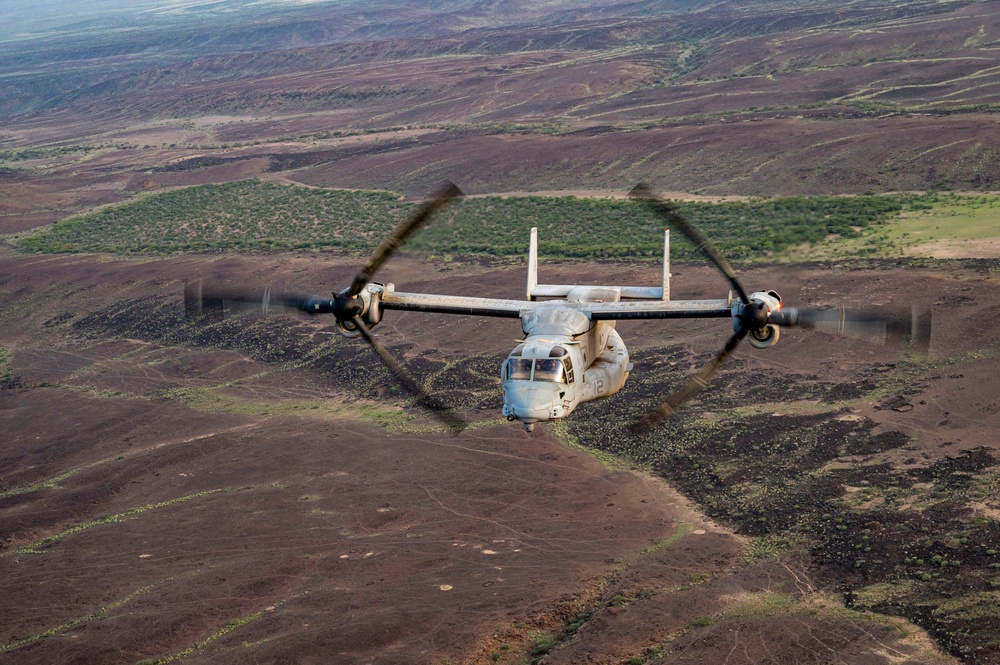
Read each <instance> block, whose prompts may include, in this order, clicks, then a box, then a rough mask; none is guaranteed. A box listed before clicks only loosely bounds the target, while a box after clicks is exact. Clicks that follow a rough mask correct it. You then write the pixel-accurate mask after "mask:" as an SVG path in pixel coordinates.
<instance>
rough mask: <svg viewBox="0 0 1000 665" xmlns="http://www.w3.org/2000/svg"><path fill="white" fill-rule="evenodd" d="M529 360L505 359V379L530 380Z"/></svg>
mask: <svg viewBox="0 0 1000 665" xmlns="http://www.w3.org/2000/svg"><path fill="white" fill-rule="evenodd" d="M531 363H532V361H531V360H526V359H522V358H511V359H510V360H508V361H507V379H508V380H510V381H531Z"/></svg>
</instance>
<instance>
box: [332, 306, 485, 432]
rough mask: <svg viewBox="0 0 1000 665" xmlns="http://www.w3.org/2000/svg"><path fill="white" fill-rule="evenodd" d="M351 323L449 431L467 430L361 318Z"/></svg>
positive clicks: (421, 403) (387, 365) (460, 420)
mask: <svg viewBox="0 0 1000 665" xmlns="http://www.w3.org/2000/svg"><path fill="white" fill-rule="evenodd" d="M351 323H352V324H353V325H355V326H357V329H358V332H360V333H361V336H362V337H364V338H365V340H366V341H367V342H368V343H369V344H371V346H372V350H374V351H375V353H377V354H378V357H379V358H381V359H382V362H384V363H385V365H386V367H388V368H389V371H391V372H392V373H393V375H394V376H395V377H396V378H397V379H398V380H399V382H400V383H402V384H403V385H404V386H406V389H407V390H409V391H410V392H411V393H413V395H414V396H415V397H416V398H417V402H418V403H419V404H420V405H421V406H423V407H424V408H425V409H427V410H428V411H430V412H431V414H432V415H433V416H434V417H435V418H437V419H438V420H440V421H441V422H442V423H444V424H445V425H446V426H447V427H448V429H450V430H452V431H453V432H455V434H458V433H459V432H461V431H462V430H463V429H465V422H464V421H463V420H462V419H461V418H459V417H458V416H456V415H454V414H452V413H449V412H448V411H447V407H446V406H445V405H444V404H442V403H441V402H440V401H439V400H438V399H437V398H435V397H434V396H433V395H431V394H430V393H428V392H427V391H426V390H424V388H423V386H421V385H420V383H418V382H417V380H416V379H415V378H413V375H412V374H410V373H409V372H408V371H406V368H405V367H403V365H402V364H400V362H399V361H398V360H396V358H395V357H394V356H393V355H392V354H391V353H389V350H388V349H386V348H385V347H384V346H382V344H381V343H379V341H378V340H377V339H375V337H374V336H373V335H372V331H371V329H370V328H369V327H368V326H367V325H366V324H365V322H364V321H362V320H361V317H360V316H359V317H355V318H354V319H352V320H351Z"/></svg>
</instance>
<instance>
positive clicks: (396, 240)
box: [184, 182, 465, 433]
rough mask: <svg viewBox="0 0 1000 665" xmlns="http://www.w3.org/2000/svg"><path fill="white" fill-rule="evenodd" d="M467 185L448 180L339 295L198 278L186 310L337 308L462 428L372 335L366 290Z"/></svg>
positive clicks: (409, 384)
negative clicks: (231, 284)
mask: <svg viewBox="0 0 1000 665" xmlns="http://www.w3.org/2000/svg"><path fill="white" fill-rule="evenodd" d="M462 195H463V194H462V190H460V189H459V188H458V187H456V186H455V185H454V184H453V183H450V182H449V183H446V184H445V186H444V187H442V188H441V189H440V190H439V191H438V192H437V193H436V194H435V195H434V198H432V199H431V200H430V201H428V202H426V203H424V204H423V205H422V206H420V208H419V209H418V210H417V212H416V213H415V214H414V215H413V216H412V217H410V218H409V219H407V220H406V221H404V222H403V223H402V224H400V225H399V226H397V227H396V229H395V230H394V231H393V233H392V235H390V236H389V237H388V238H387V239H386V240H385V241H383V242H382V244H381V245H379V247H378V248H377V249H376V250H375V251H374V252H373V253H372V255H371V256H370V257H369V258H368V260H367V261H366V262H365V264H364V266H363V267H362V268H361V270H360V271H359V272H358V274H357V275H356V276H355V277H354V280H353V281H352V282H351V285H350V286H349V287H348V288H346V289H344V290H343V291H340V292H339V293H336V294H335V295H334V297H333V298H322V297H319V296H312V295H301V294H295V293H280V292H273V291H272V290H271V289H270V288H265V289H258V290H249V289H232V288H228V289H225V288H218V287H214V286H210V285H206V284H204V283H203V282H202V280H193V281H191V282H188V283H187V284H185V287H184V310H185V314H186V315H187V316H188V317H189V318H192V317H198V316H204V315H206V314H213V313H214V314H218V315H220V316H225V315H226V314H236V313H243V312H247V313H256V314H261V315H268V314H282V313H296V312H299V313H306V314H333V315H334V317H336V319H337V326H338V327H339V328H340V329H341V330H342V331H344V332H349V331H357V334H359V335H360V336H362V337H364V338H365V341H367V342H368V343H369V344H370V345H371V347H372V349H373V350H374V351H375V353H376V354H377V355H378V357H379V358H380V359H381V360H382V362H384V363H385V364H386V366H387V367H388V368H389V370H390V371H391V372H392V374H393V375H394V376H395V377H396V378H397V379H398V380H399V382H400V383H402V384H403V385H404V386H406V388H407V389H408V390H409V391H410V392H411V393H413V395H414V396H416V397H417V402H418V403H419V404H420V405H421V406H423V407H424V408H426V409H428V410H429V411H430V412H431V413H432V415H434V416H435V417H436V418H438V419H439V420H441V421H442V422H443V423H444V424H445V425H447V426H448V427H449V428H450V429H452V430H453V431H455V432H456V433H458V432H460V431H462V429H464V428H465V422H464V421H462V420H461V419H460V418H458V417H457V416H455V415H454V414H451V413H448V412H447V411H446V407H445V406H444V405H443V404H442V403H441V402H440V401H438V400H437V399H435V398H434V397H432V396H431V395H430V394H428V393H427V391H426V390H424V389H423V387H422V386H421V385H420V384H419V383H418V382H417V380H416V379H415V378H414V377H413V376H412V375H411V374H410V373H409V372H408V371H407V370H406V368H405V367H403V365H402V364H400V362H399V361H398V360H396V359H395V358H394V357H393V356H392V354H390V353H389V351H388V350H387V349H386V348H385V347H384V346H382V344H380V343H379V342H378V340H376V339H375V338H374V337H373V336H372V332H371V328H370V327H369V324H368V323H366V322H365V319H364V316H365V315H366V314H367V312H366V308H367V307H368V305H367V304H366V303H367V302H368V301H367V298H365V299H363V298H362V297H361V292H362V290H363V289H364V288H365V286H366V285H368V283H369V282H370V281H371V278H372V276H373V275H374V274H375V273H376V271H378V269H379V268H381V267H382V265H383V264H384V263H385V262H386V261H387V260H388V259H389V257H391V256H392V255H393V253H395V252H396V250H398V249H399V247H400V246H402V244H403V243H404V242H406V240H407V238H409V237H410V236H411V235H412V234H413V232H414V231H416V230H417V229H418V228H420V227H421V226H422V225H423V224H424V223H425V222H426V221H427V220H428V219H429V218H430V217H431V215H433V214H434V213H436V212H438V211H439V210H440V209H441V208H443V207H444V206H445V205H447V204H448V203H449V202H450V201H451V200H452V199H454V198H456V197H459V196H462Z"/></svg>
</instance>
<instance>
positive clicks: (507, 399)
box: [503, 382, 561, 423]
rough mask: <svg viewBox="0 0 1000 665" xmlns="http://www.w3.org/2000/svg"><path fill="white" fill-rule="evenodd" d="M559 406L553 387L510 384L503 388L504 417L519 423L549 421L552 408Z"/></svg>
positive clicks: (556, 390) (555, 389)
mask: <svg viewBox="0 0 1000 665" xmlns="http://www.w3.org/2000/svg"><path fill="white" fill-rule="evenodd" d="M557 406H561V403H560V401H559V396H558V389H557V388H555V387H554V386H538V385H525V384H524V383H520V382H510V383H508V384H507V385H506V386H505V387H504V407H503V411H504V415H506V416H508V417H510V416H513V417H515V418H516V419H518V420H520V421H521V422H524V423H528V422H537V421H541V420H549V418H551V417H552V410H553V408H555V407H557Z"/></svg>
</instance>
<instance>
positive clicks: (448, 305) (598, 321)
mask: <svg viewBox="0 0 1000 665" xmlns="http://www.w3.org/2000/svg"><path fill="white" fill-rule="evenodd" d="M630 195H631V196H632V197H633V198H635V199H638V200H639V201H640V202H643V203H645V204H646V205H648V206H650V207H651V208H652V209H653V210H654V211H655V212H656V213H657V214H659V215H660V216H661V217H662V218H663V220H664V221H665V222H667V223H668V224H669V226H672V227H674V228H675V229H677V230H679V231H680V232H681V233H682V234H683V235H684V236H685V237H687V238H688V239H689V240H690V241H692V242H693V243H694V244H695V245H696V246H697V247H698V248H699V249H700V250H701V251H702V252H704V253H705V255H706V256H707V258H708V259H709V260H710V261H711V262H712V263H714V264H715V265H716V267H717V268H719V270H720V271H721V272H722V273H723V274H724V275H725V276H726V277H727V278H728V279H729V282H730V284H731V286H732V289H731V290H730V292H729V295H728V297H726V298H721V299H715V300H671V298H670V276H671V275H670V231H669V229H668V230H666V231H665V233H664V252H663V273H662V284H661V285H660V286H654V287H649V286H582V285H572V284H570V285H565V284H539V283H538V232H537V229H535V228H533V229H532V230H531V239H530V245H529V254H528V283H527V291H526V300H513V299H511V300H507V299H497V298H479V297H473V296H454V295H439V294H427V293H405V292H400V291H397V290H396V288H395V285H393V284H391V283H387V284H382V283H378V282H374V281H372V279H371V278H372V276H373V275H374V273H375V271H376V270H377V269H378V268H379V267H380V266H381V265H382V264H383V263H384V262H385V260H386V259H387V258H388V257H389V256H391V254H392V253H393V252H395V251H396V249H397V248H398V247H399V246H400V245H401V244H402V243H403V242H404V241H405V239H406V238H407V237H408V236H409V235H410V234H411V233H412V232H413V231H414V230H415V229H416V228H418V227H419V226H420V225H421V224H423V223H424V222H425V221H426V220H427V219H428V218H429V217H430V216H431V215H432V214H434V212H436V211H437V210H439V209H440V208H441V207H442V206H444V205H445V204H447V203H448V202H449V201H450V200H451V199H454V198H456V197H458V196H461V192H460V191H459V190H458V188H457V187H455V186H454V185H449V186H447V187H446V188H444V189H443V190H442V191H441V192H439V193H438V195H437V196H436V197H435V198H434V199H433V200H431V201H430V202H428V203H426V204H425V205H424V206H422V207H421V209H420V210H419V211H418V212H417V213H416V215H414V217H412V218H411V219H410V220H408V221H406V222H404V223H403V224H402V225H400V227H399V228H397V230H396V232H395V233H394V234H393V235H392V236H391V237H390V238H389V239H388V240H386V241H385V242H383V244H382V245H381V246H380V247H379V248H378V249H377V250H376V251H375V253H374V254H373V255H372V257H371V258H370V259H369V260H368V262H367V263H366V264H365V266H364V267H363V268H362V270H361V271H360V272H359V273H358V275H357V276H356V277H355V279H354V282H353V283H352V284H351V286H349V287H348V288H346V289H344V290H343V291H341V292H339V293H336V294H334V296H333V297H332V298H322V297H317V296H300V295H295V294H275V293H272V292H271V291H270V290H269V289H265V290H264V291H263V292H262V293H261V292H252V293H251V292H244V291H231V290H220V289H213V288H210V287H205V286H204V285H203V284H202V283H201V281H200V280H199V281H195V282H191V283H189V284H188V286H187V288H186V289H185V304H186V307H187V311H188V313H189V315H198V314H201V313H203V311H204V309H205V308H206V306H209V307H218V306H220V305H221V306H222V309H223V310H224V311H233V310H247V309H252V310H257V311H259V312H260V313H263V314H268V313H271V312H274V311H285V310H288V309H292V310H298V311H301V312H306V313H308V314H313V315H318V314H333V315H334V316H335V318H336V323H337V328H338V329H339V330H340V332H341V333H343V334H344V335H346V336H348V337H358V336H361V337H364V338H365V339H366V340H367V341H368V342H369V343H370V344H371V345H372V347H373V349H374V350H375V351H376V353H378V355H379V356H380V357H381V358H382V359H383V361H384V362H385V363H386V364H387V365H388V366H389V368H390V369H391V370H392V371H393V373H394V374H396V376H397V377H398V378H399V379H400V380H401V381H402V382H403V383H404V384H406V385H407V387H408V388H409V389H410V390H411V391H412V392H414V393H415V394H416V395H417V396H418V397H419V399H420V401H421V402H422V403H423V404H424V405H425V406H427V407H428V408H430V409H431V410H432V411H433V412H434V413H436V414H437V415H438V416H439V417H441V418H442V419H443V420H445V421H446V423H448V424H449V425H450V426H452V427H454V428H455V429H456V430H460V429H461V428H462V426H463V425H464V423H463V422H462V421H461V420H459V419H458V418H457V417H456V416H454V415H453V414H451V413H449V412H448V411H447V409H446V408H444V406H443V405H441V404H440V403H438V402H437V401H436V400H435V399H434V397H432V396H431V395H429V394H427V393H426V391H425V390H424V389H423V387H422V386H421V385H420V383H419V382H418V381H416V380H415V379H414V378H413V377H412V376H411V375H410V374H409V372H407V371H406V369H405V368H404V367H403V366H402V365H401V364H400V363H399V362H398V361H397V360H396V359H395V358H394V357H393V356H392V355H391V354H389V352H388V351H387V350H386V349H385V348H384V347H383V346H382V345H381V344H380V343H379V342H378V341H377V340H376V338H375V337H373V336H372V333H371V329H372V328H373V327H374V326H376V325H378V324H379V322H380V321H381V320H382V317H383V313H384V312H386V311H387V310H403V311H419V312H435V313H440V314H462V315H471V316H488V317H500V318H512V319H520V322H521V329H522V331H523V333H524V335H525V337H524V340H523V341H522V342H521V343H520V344H518V345H517V346H516V347H515V348H514V349H513V350H512V351H511V352H510V354H509V356H508V357H507V359H506V360H505V361H504V363H503V365H502V367H501V370H500V374H501V380H502V384H503V415H504V416H505V417H506V418H507V419H508V420H510V421H520V422H521V423H522V424H523V425H524V428H525V429H526V430H527V431H529V432H530V431H532V429H533V428H534V426H535V424H536V423H539V422H545V421H551V420H558V419H560V418H565V417H566V416H568V415H569V414H570V413H572V412H573V411H574V410H575V409H576V408H577V407H578V406H579V405H580V404H583V403H584V402H589V401H591V400H595V399H600V398H603V397H607V396H609V395H613V394H615V393H616V392H618V391H619V390H621V389H622V387H623V386H624V385H625V381H626V380H627V379H628V376H629V373H630V372H631V371H632V363H631V362H630V361H629V354H628V349H627V348H626V347H625V343H624V342H623V341H622V338H621V336H620V335H619V334H618V331H617V330H616V329H615V323H616V322H617V321H619V320H623V319H628V320H634V319H690V318H729V319H730V320H731V322H732V329H733V334H732V336H731V337H730V339H729V341H728V342H727V343H726V345H725V346H724V347H723V348H722V350H721V351H719V352H718V353H717V354H716V355H715V356H714V357H713V358H712V359H711V360H710V361H709V363H708V364H707V365H706V366H705V367H704V368H702V370H701V371H700V372H698V373H697V374H696V375H695V376H694V377H693V378H692V379H691V380H690V381H689V382H688V384H687V385H686V386H685V387H684V388H682V389H681V390H680V391H678V392H677V393H674V394H673V395H671V396H669V397H668V398H667V399H666V400H664V401H663V402H662V403H661V404H660V405H659V406H658V407H657V408H656V409H654V410H653V411H652V412H651V413H649V414H648V415H647V416H646V417H645V418H644V419H642V420H641V421H638V422H636V423H634V424H633V427H632V430H633V432H635V433H636V434H638V435H642V434H644V433H646V432H648V431H649V430H650V428H652V427H654V426H655V425H656V424H658V423H659V422H660V421H661V420H663V419H664V418H666V417H668V416H669V415H670V414H672V413H673V412H674V411H675V410H676V409H677V408H678V407H679V406H680V405H681V404H682V403H683V402H685V401H686V400H687V399H689V398H690V397H691V396H693V395H694V394H695V393H696V392H697V391H698V390H700V389H701V388H703V387H705V386H706V385H707V383H708V381H709V380H710V379H711V377H712V376H713V375H714V373H715V372H716V371H717V370H718V369H719V367H720V366H721V365H722V364H723V363H724V362H725V360H726V358H727V357H728V356H729V355H730V354H731V353H732V352H733V351H734V350H735V349H736V347H737V346H738V345H739V343H740V342H741V341H742V340H743V338H744V337H746V338H748V339H749V341H750V344H751V345H753V346H754V347H756V348H759V349H765V348H768V347H770V346H772V345H774V344H775V343H776V342H777V341H778V338H779V334H780V329H781V328H782V327H788V326H803V327H811V328H818V329H821V330H825V331H827V332H831V333H839V334H842V335H844V334H846V335H851V336H864V337H875V338H882V339H884V338H885V337H886V336H887V335H889V334H892V333H894V332H896V333H903V334H904V335H906V336H907V337H912V331H913V327H912V325H911V324H912V323H915V322H916V321H917V319H916V317H913V319H912V320H911V321H893V320H887V319H883V318H880V317H875V316H870V315H866V314H859V313H854V312H848V311H845V310H844V309H833V310H800V309H795V308H785V309H783V308H782V303H781V297H780V296H779V295H778V293H777V292H776V291H773V290H761V291H755V292H752V293H749V294H748V293H747V292H746V290H745V289H744V288H743V286H742V284H741V283H740V281H739V279H738V278H737V277H736V274H735V272H734V271H733V269H732V267H731V266H730V265H729V264H728V262H727V261H726V260H725V259H724V258H723V257H722V256H721V255H720V254H719V253H718V252H717V251H716V250H715V248H714V247H713V246H712V244H711V243H710V242H709V240H708V239H707V238H706V237H705V236H704V235H703V234H702V233H701V232H700V231H699V230H698V229H696V228H694V227H693V226H691V225H690V224H688V223H687V221H686V220H685V219H684V218H683V217H682V216H681V215H680V214H679V213H678V212H677V209H676V208H675V207H674V206H673V204H671V203H670V202H664V201H661V200H659V199H658V198H656V196H655V195H654V194H653V193H652V192H650V191H649V190H648V189H646V188H645V187H644V186H641V185H640V186H638V187H636V188H635V189H633V190H632V192H631V193H630ZM734 292H735V295H734ZM925 327H926V326H925ZM927 335H928V336H929V328H927Z"/></svg>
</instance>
